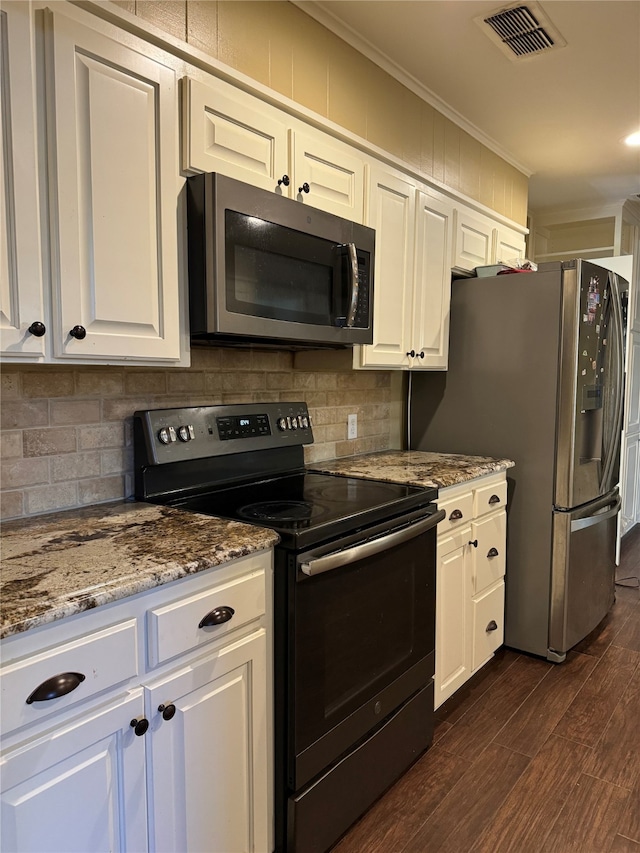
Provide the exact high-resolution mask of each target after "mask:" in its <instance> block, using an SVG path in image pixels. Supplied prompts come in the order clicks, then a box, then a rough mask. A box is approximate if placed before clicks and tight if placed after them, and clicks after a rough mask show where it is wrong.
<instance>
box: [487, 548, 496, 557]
mask: <svg viewBox="0 0 640 853" xmlns="http://www.w3.org/2000/svg"><path fill="white" fill-rule="evenodd" d="M497 556H498V549H497V548H489V553H488V554H487V557H497Z"/></svg>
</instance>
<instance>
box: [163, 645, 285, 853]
mask: <svg viewBox="0 0 640 853" xmlns="http://www.w3.org/2000/svg"><path fill="white" fill-rule="evenodd" d="M147 694H148V697H147V699H148V702H147V707H148V713H149V719H150V722H151V756H150V768H149V776H150V785H149V791H150V797H151V800H150V803H151V805H150V808H151V813H152V819H151V837H150V847H151V849H153V850H155V851H157V853H160V851H174V853H184V851H185V850H194V851H195V850H206V851H208V853H229V851H233V853H245V851H253V853H263V851H265V850H270V849H271V847H270V842H271V831H270V823H269V822H270V814H271V806H270V804H269V799H268V793H267V792H268V791H269V790H270V777H269V771H268V745H267V734H268V725H267V717H268V708H270V702H269V704H267V677H266V634H265V631H264V629H259V630H257V631H254V632H253V633H252V634H250V635H249V636H247V637H245V638H243V639H241V640H238V641H236V642H235V643H232V644H230V645H228V646H226V647H224V648H222V649H221V650H220V651H219V652H217V653H215V654H211V655H209V656H207V657H202V658H197V659H195V660H194V661H193V662H191V663H190V664H187V665H186V666H184V667H183V668H181V669H180V670H179V671H177V672H174V673H173V674H172V675H169V676H168V677H166V678H164V679H162V680H160V681H157V682H154V683H153V684H152V685H150V686H149V687H148V688H147ZM168 704H173V705H174V706H175V708H176V712H175V716H173V718H172V719H169V720H165V719H163V717H162V714H161V713H159V712H158V707H159V706H160V705H165V706H166V705H168Z"/></svg>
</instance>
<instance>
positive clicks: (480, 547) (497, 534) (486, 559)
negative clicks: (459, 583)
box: [471, 510, 507, 594]
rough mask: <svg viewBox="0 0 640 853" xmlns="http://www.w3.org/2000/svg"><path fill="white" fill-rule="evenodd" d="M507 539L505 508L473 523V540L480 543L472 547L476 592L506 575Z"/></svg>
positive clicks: (474, 589)
mask: <svg viewBox="0 0 640 853" xmlns="http://www.w3.org/2000/svg"><path fill="white" fill-rule="evenodd" d="M506 540H507V513H506V512H505V511H504V510H503V511H502V512H499V513H496V514H495V515H491V516H488V517H487V518H483V519H481V520H480V521H474V522H473V524H472V525H471V541H472V542H477V543H478V544H477V546H476V547H475V548H472V549H471V552H472V560H473V563H472V567H473V572H472V573H473V592H474V594H477V593H479V592H482V590H483V589H486V587H488V586H491V584H493V583H495V582H496V581H497V580H500V578H502V577H504V573H505V566H506Z"/></svg>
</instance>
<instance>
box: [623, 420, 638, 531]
mask: <svg viewBox="0 0 640 853" xmlns="http://www.w3.org/2000/svg"><path fill="white" fill-rule="evenodd" d="M622 459H623V461H622V511H621V513H620V524H621V533H622V535H624V534H625V533H627V532H628V531H629V530H631V528H632V527H633V526H634V524H635V523H636V522H637V521H638V520H639V519H640V437H639V436H638V435H632V436H625V439H624V441H623V442H622Z"/></svg>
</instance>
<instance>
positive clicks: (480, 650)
mask: <svg viewBox="0 0 640 853" xmlns="http://www.w3.org/2000/svg"><path fill="white" fill-rule="evenodd" d="M494 626H495V627H494ZM503 641H504V582H502V583H500V584H499V585H498V586H497V587H495V589H492V590H489V592H486V593H484V594H483V595H481V596H479V597H478V598H476V599H474V601H473V653H472V656H471V667H472V670H473V671H475V670H476V669H477V668H478V667H479V666H481V665H482V664H483V663H485V661H487V660H488V659H489V658H490V657H491V655H492V654H493V653H494V652H495V650H496V649H497V648H499V647H500V646H501V645H502V643H503Z"/></svg>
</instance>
